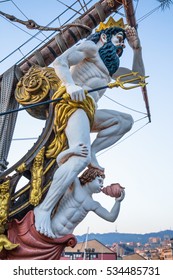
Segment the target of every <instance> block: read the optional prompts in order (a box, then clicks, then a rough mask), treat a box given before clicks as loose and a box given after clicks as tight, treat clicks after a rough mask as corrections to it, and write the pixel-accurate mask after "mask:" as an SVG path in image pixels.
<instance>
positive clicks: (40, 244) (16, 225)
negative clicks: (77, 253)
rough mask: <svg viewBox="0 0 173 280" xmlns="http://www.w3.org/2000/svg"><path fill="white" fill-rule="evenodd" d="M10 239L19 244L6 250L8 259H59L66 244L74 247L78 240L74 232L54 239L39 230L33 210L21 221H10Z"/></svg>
mask: <svg viewBox="0 0 173 280" xmlns="http://www.w3.org/2000/svg"><path fill="white" fill-rule="evenodd" d="M8 239H9V240H10V241H11V242H13V243H15V244H16V243H18V244H19V246H18V247H17V248H15V249H14V250H11V251H6V259H8V260H15V259H16V260H19V259H21V260H58V259H60V257H61V253H62V251H63V250H64V248H65V247H66V246H71V247H74V246H75V245H76V242H77V241H76V238H75V236H74V235H73V234H69V235H66V236H64V237H62V238H55V239H52V238H49V237H47V236H44V235H42V234H40V233H39V232H37V231H36V229H35V226H34V213H33V211H29V212H28V213H27V214H26V215H25V217H24V218H23V219H22V220H21V221H18V220H13V221H12V222H10V223H9V229H8Z"/></svg>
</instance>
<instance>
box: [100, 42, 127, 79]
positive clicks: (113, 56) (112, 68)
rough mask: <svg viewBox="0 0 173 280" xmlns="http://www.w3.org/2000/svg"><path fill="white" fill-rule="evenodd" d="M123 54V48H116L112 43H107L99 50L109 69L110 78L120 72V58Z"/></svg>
mask: <svg viewBox="0 0 173 280" xmlns="http://www.w3.org/2000/svg"><path fill="white" fill-rule="evenodd" d="M122 53H123V47H122V46H115V45H114V44H113V43H112V42H111V41H109V42H107V43H105V44H104V45H103V46H102V47H101V48H100V49H99V55H100V57H101V59H102V60H103V62H104V64H105V66H106V68H107V69H108V71H109V74H110V76H112V75H113V74H114V73H115V72H116V71H117V70H118V67H119V65H120V59H119V57H120V56H121V55H122Z"/></svg>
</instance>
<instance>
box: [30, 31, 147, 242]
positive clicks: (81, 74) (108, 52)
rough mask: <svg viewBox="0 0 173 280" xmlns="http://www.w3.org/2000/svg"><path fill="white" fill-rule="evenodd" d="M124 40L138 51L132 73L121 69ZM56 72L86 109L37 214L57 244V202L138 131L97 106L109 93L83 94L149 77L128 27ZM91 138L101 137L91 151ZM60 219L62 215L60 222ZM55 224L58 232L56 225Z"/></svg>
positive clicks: (78, 50)
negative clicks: (120, 79)
mask: <svg viewBox="0 0 173 280" xmlns="http://www.w3.org/2000/svg"><path fill="white" fill-rule="evenodd" d="M125 38H127V41H128V43H129V45H130V46H131V48H132V50H133V66H132V70H129V69H127V68H122V67H119V60H120V56H121V55H122V53H123V49H124V47H125V44H124V39H125ZM53 66H54V68H55V72H56V74H57V75H58V77H59V78H60V80H61V81H62V82H63V85H64V86H65V88H66V92H67V93H68V94H70V96H71V100H72V101H73V104H79V105H81V104H82V105H83V104H84V109H83V107H77V106H76V107H77V108H76V109H75V111H74V112H73V114H71V115H70V117H69V118H68V121H67V123H66V126H65V135H66V137H67V141H68V147H69V149H70V150H69V153H67V154H66V155H65V156H63V154H62V156H61V154H60V155H59V157H61V163H63V164H61V165H60V166H59V168H58V169H57V171H56V172H55V174H54V177H53V181H52V184H51V186H50V188H49V191H48V193H47V195H46V197H45V199H44V200H43V202H42V203H41V204H40V205H38V206H37V207H36V208H35V209H34V214H35V226H36V229H37V231H39V232H40V233H42V234H44V235H46V236H49V237H52V238H53V237H55V234H54V233H53V230H52V227H51V219H52V218H51V213H52V211H53V209H54V207H55V205H56V204H57V202H58V201H59V200H60V198H61V197H62V196H63V195H64V193H65V192H66V191H67V189H68V188H69V186H70V185H71V184H72V183H73V182H76V181H75V180H76V178H77V176H78V175H79V173H80V172H81V171H83V170H84V169H85V168H86V167H87V166H92V167H95V168H98V169H100V170H103V168H102V167H101V166H100V165H99V163H98V161H97V159H96V154H97V153H98V152H99V151H101V150H103V149H105V148H108V147H109V146H111V145H113V144H114V143H116V142H117V141H118V140H119V139H120V138H121V137H123V135H124V134H125V133H127V132H128V131H129V130H130V129H131V127H132V125H133V119H132V117H131V115H129V114H126V113H122V112H118V111H114V110H109V109H101V110H99V109H97V102H98V100H99V99H100V98H101V97H102V96H103V94H104V92H105V89H104V90H96V91H93V92H92V93H90V94H87V95H86V94H85V92H84V90H91V89H95V88H98V87H101V86H105V85H107V84H108V83H109V82H110V81H111V79H116V77H117V76H119V75H122V74H124V73H125V74H127V73H130V72H131V71H136V72H138V73H139V74H140V75H142V76H143V75H144V66H143V61H142V53H141V46H140V41H139V38H138V35H137V33H136V31H135V29H134V28H131V27H129V26H128V27H126V29H122V28H119V27H111V28H106V29H104V28H103V30H101V31H99V32H96V33H95V34H93V35H91V36H90V37H89V38H88V39H87V40H85V41H82V42H81V43H79V44H77V45H75V46H73V47H71V48H70V49H68V50H67V51H66V52H64V53H63V54H62V55H61V56H59V57H58V58H57V59H56V60H55V61H54V63H53ZM129 78H130V77H129ZM87 100H89V102H90V103H92V107H93V108H94V114H93V118H92V117H90V118H89V117H88V116H89V113H88V111H89V110H90V108H89V109H88V107H89V106H90V105H88V104H90V103H87V102H88V101H87ZM85 102H86V103H85ZM82 105H81V106H82ZM90 132H97V133H98V134H97V137H96V139H95V140H94V142H93V143H92V145H91V142H90ZM73 149H74V150H75V152H73ZM76 149H78V152H76ZM62 153H63V152H62ZM58 161H59V159H58ZM59 162H60V161H59ZM59 215H60V214H57V216H56V217H59ZM55 219H56V221H57V219H58V218H54V221H55ZM53 224H54V229H55V228H56V226H55V222H54V223H53ZM57 231H58V229H57Z"/></svg>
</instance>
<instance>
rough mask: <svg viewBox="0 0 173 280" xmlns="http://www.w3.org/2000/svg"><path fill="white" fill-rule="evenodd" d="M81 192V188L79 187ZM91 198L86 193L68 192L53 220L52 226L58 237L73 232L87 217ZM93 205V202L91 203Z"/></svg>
mask: <svg viewBox="0 0 173 280" xmlns="http://www.w3.org/2000/svg"><path fill="white" fill-rule="evenodd" d="M78 191H79V192H80V190H79V189H78ZM90 203H91V198H90V197H89V196H88V197H86V195H84V194H83V195H79V194H78V195H75V193H72V192H70V191H69V192H68V193H67V194H66V195H65V196H64V197H63V199H62V200H61V202H60V205H59V207H58V209H57V213H56V216H55V217H54V218H53V220H52V228H53V231H54V234H55V235H56V237H61V236H63V235H65V234H69V233H72V232H73V230H74V228H75V227H76V226H77V225H78V224H79V223H80V222H81V221H82V220H83V219H84V218H85V216H86V215H87V213H88V211H89V209H88V204H90ZM90 205H91V204H90Z"/></svg>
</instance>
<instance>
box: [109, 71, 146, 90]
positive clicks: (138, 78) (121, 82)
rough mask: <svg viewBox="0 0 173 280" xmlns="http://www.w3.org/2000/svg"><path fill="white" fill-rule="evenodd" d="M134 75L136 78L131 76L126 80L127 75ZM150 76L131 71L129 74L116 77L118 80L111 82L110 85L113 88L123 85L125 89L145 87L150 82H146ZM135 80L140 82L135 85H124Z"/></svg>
mask: <svg viewBox="0 0 173 280" xmlns="http://www.w3.org/2000/svg"><path fill="white" fill-rule="evenodd" d="M131 76H133V77H134V78H129V79H128V80H124V78H126V77H131ZM148 77H149V76H140V75H139V73H138V72H130V73H128V74H124V75H121V76H119V77H117V78H116V81H115V82H114V83H109V84H108V87H109V88H113V87H121V88H123V89H126V90H127V89H132V88H137V87H144V86H146V85H147V84H148V83H145V79H146V78H148ZM133 82H138V84H137V85H134V86H124V84H128V83H133Z"/></svg>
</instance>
